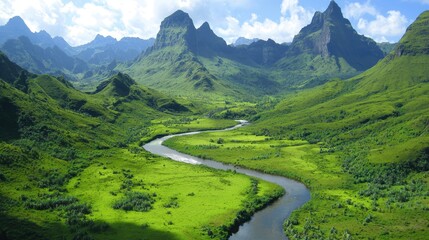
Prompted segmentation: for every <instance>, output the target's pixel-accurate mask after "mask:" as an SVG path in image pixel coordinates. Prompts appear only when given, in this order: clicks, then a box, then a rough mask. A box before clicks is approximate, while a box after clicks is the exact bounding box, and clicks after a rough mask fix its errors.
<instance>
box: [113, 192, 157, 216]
mask: <svg viewBox="0 0 429 240" xmlns="http://www.w3.org/2000/svg"><path fill="white" fill-rule="evenodd" d="M153 203H155V200H154V199H153V198H152V196H151V195H150V194H148V193H141V192H127V193H126V194H125V197H124V198H122V199H120V200H118V201H117V202H115V204H114V205H113V208H114V209H122V210H125V211H137V212H147V211H149V210H150V209H152V208H153V206H152V204H153Z"/></svg>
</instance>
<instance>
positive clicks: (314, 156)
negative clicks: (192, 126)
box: [166, 128, 429, 239]
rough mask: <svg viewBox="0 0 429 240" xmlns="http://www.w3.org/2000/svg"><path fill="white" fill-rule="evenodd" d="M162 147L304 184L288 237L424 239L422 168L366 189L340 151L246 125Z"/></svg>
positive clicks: (425, 192) (425, 214) (425, 206)
mask: <svg viewBox="0 0 429 240" xmlns="http://www.w3.org/2000/svg"><path fill="white" fill-rule="evenodd" d="M166 145H167V146H169V147H172V148H175V149H177V150H178V151H181V152H185V153H188V154H191V155H195V156H199V157H202V158H206V159H214V160H216V161H221V162H225V163H230V164H236V165H240V166H243V167H247V168H251V169H255V170H260V171H264V172H267V173H272V174H277V175H282V176H286V177H290V178H295V179H297V180H299V181H302V182H303V183H305V184H306V185H307V186H308V187H309V188H310V191H311V195H312V198H311V200H310V202H308V203H307V204H306V205H305V206H304V207H302V208H301V209H299V210H297V211H295V212H294V213H293V214H292V216H291V218H290V219H289V220H287V221H286V222H285V224H284V228H285V232H286V234H287V235H288V236H289V238H290V239H307V238H310V239H426V238H427V234H428V232H427V229H428V226H429V220H428V219H429V218H428V217H429V212H428V211H429V208H428V206H429V198H428V196H429V189H428V186H427V184H425V183H426V182H428V180H429V174H428V173H427V172H423V173H417V174H412V175H410V176H409V177H408V179H406V181H404V182H403V184H398V185H395V186H392V187H391V188H388V189H384V190H380V189H374V187H372V189H371V186H370V185H369V184H368V183H360V184H359V183H355V182H354V179H353V178H352V176H351V175H350V174H347V173H345V172H344V171H343V169H342V164H343V162H342V160H341V153H332V152H330V151H328V150H329V149H324V148H323V147H322V145H321V144H309V143H308V142H307V141H302V140H287V139H274V138H270V137H267V136H257V135H254V134H252V133H251V131H250V130H248V129H245V128H244V129H239V130H235V131H232V132H219V133H204V134H199V135H194V136H185V137H180V138H173V139H170V140H168V141H167V142H166Z"/></svg>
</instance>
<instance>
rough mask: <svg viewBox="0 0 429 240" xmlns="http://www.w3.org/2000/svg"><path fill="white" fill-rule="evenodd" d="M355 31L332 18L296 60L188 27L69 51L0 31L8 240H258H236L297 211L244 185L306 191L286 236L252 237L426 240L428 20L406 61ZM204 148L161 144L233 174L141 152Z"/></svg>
mask: <svg viewBox="0 0 429 240" xmlns="http://www.w3.org/2000/svg"><path fill="white" fill-rule="evenodd" d="M185 2H186V1H185ZM284 2H286V1H284ZM284 2H283V3H284ZM91 4H92V3H91ZM111 4H113V3H111ZM123 4H126V3H123ZM183 4H185V3H184V2H183ZM367 4H370V3H369V2H368V3H367ZM0 5H1V4H0ZM71 5H73V4H71ZM77 5H79V4H77ZM155 5H156V4H155ZM84 6H86V5H84ZM87 6H90V4H89V5H87ZM114 6H116V5H112V6H110V7H112V8H113V7H114ZM356 6H358V5H355V7H356ZM359 6H360V5H359ZM365 6H366V5H365ZM69 7H70V6H69ZM72 7H73V6H72ZM72 7H70V8H68V9H69V10H68V11H70V12H67V14H72V13H73V14H75V12H73V11H72V10H70V9H74V8H72ZM74 7H76V6H74ZM282 8H283V6H282ZM184 9H187V8H186V7H185V8H184ZM64 11H65V10H64ZM93 11H94V12H95V10H93ZM282 11H283V10H282ZM347 11H348V12H347V14H345V15H344V16H350V14H351V13H350V9H347ZM202 12H203V13H201V14H202V15H204V14H205V12H204V11H202ZM298 12H300V13H303V12H302V11H301V10H300V11H298ZM282 14H283V15H282V17H281V18H282V21H283V20H284V19H283V18H284V17H285V16H284V13H282ZM287 14H291V15H293V12H290V13H289V12H288V13H287ZM367 14H368V13H367ZM389 14H393V13H389ZM255 16H256V15H255ZM344 16H343V13H342V11H341V9H340V7H339V5H338V4H337V3H336V2H335V1H330V3H329V6H328V7H327V9H326V10H325V11H324V12H318V11H317V12H315V13H314V15H313V18H311V15H310V16H309V19H308V20H309V21H310V20H311V22H309V23H308V25H307V26H306V27H304V28H302V29H301V31H299V33H298V34H297V35H296V36H295V37H294V38H293V41H292V42H289V43H282V44H279V43H276V42H275V41H274V40H271V39H267V40H258V39H253V40H252V39H247V40H248V41H249V43H248V44H247V43H246V44H241V45H237V46H235V45H233V44H230V45H228V44H227V42H226V41H225V40H224V39H223V38H221V37H219V36H217V35H216V33H215V31H216V32H225V31H226V30H225V29H221V28H219V27H218V25H212V26H214V27H213V28H212V27H211V25H209V23H207V22H204V23H203V24H201V25H200V27H195V25H194V21H193V20H192V19H191V17H190V15H189V14H188V13H186V12H184V11H182V10H176V11H175V12H174V13H172V14H171V15H170V16H168V17H166V18H165V19H164V20H163V21H162V23H161V24H160V28H159V31H158V34H157V37H156V39H153V38H151V39H148V40H143V39H140V38H135V37H124V38H123V39H121V40H120V41H117V40H116V38H113V37H111V36H106V37H104V36H102V35H97V36H96V38H95V39H94V40H93V41H91V42H89V43H87V44H84V45H81V46H73V47H72V46H70V45H69V44H68V43H67V42H66V41H65V40H64V39H63V38H62V37H55V38H52V37H51V36H50V35H49V34H48V33H46V32H45V31H40V32H34V33H33V32H31V30H30V29H29V28H28V27H27V25H26V24H25V22H24V20H23V19H21V18H20V17H14V18H12V19H10V20H9V22H8V23H6V25H5V26H0V35H1V36H0V51H1V52H0V240H3V239H4V240H11V239H73V240H88V239H174V240H175V239H229V238H230V237H231V239H252V237H253V239H254V238H255V237H254V236H249V235H246V233H245V234H243V235H239V234H237V235H235V233H237V231H238V232H240V231H241V230H240V229H242V228H241V227H240V228H239V226H241V225H242V224H243V223H246V224H245V225H247V224H248V225H250V227H252V225H251V224H255V223H250V222H249V220H250V219H251V216H254V214H255V213H256V214H259V213H263V214H272V215H268V217H267V218H265V219H270V217H271V216H274V214H279V213H272V212H271V213H270V207H273V206H274V205H276V203H279V202H281V201H277V202H275V201H276V200H281V199H286V198H284V196H288V195H289V196H290V197H291V198H299V197H300V196H295V195H294V190H295V189H293V187H291V189H289V190H288V189H287V188H286V189H283V187H280V186H278V185H276V184H274V183H272V182H269V181H270V180H269V179H268V181H265V180H262V179H267V178H263V177H261V175H259V177H260V178H256V177H251V176H258V175H252V174H247V173H246V172H244V173H246V174H242V173H243V171H241V169H242V168H244V169H250V170H255V171H256V172H257V173H259V172H263V173H267V174H269V176H270V177H273V178H276V177H278V176H280V177H282V179H285V178H289V179H293V180H296V181H299V182H300V183H296V181H292V180H290V181H291V182H295V183H296V184H300V185H301V186H302V188H303V189H305V191H307V192H306V193H307V198H306V200H305V201H304V200H301V201H300V202H301V203H300V205H299V206H298V205H297V206H296V207H294V208H293V209H296V210H294V211H293V212H292V210H290V212H292V213H291V214H290V212H289V213H287V214H290V216H289V215H287V216H286V215H285V216H284V217H283V215H282V216H281V219H280V220H277V221H278V224H277V225H275V224H271V222H268V221H267V222H259V223H256V224H258V227H261V228H262V227H265V228H266V229H271V228H273V229H274V228H275V227H277V228H278V229H277V230H279V231H278V232H279V233H280V234H281V235H282V236H283V233H284V236H283V237H287V238H288V239H291V240H292V239H297V240H298V239H330V240H331V239H332V240H340V239H344V240H350V239H368V240H370V239H386V240H387V239H401V240H402V239H404V240H405V239H416V240H419V239H422V240H423V239H427V236H428V234H429V231H428V229H429V184H428V183H429V68H428V66H429V11H425V12H423V13H421V15H420V16H419V17H418V18H417V19H416V20H415V21H414V22H413V23H411V22H409V23H411V25H409V27H408V28H407V30H406V32H405V34H404V35H403V37H402V38H401V40H400V41H399V42H397V43H376V42H375V41H374V40H372V39H371V38H369V37H366V36H364V35H360V34H359V33H358V32H357V31H356V30H355V29H354V28H353V26H352V23H351V22H350V21H349V20H348V19H346V18H345V17H344ZM374 16H375V15H374ZM210 17H212V16H207V18H208V19H211V18H210ZM112 18H113V17H112ZM124 19H127V18H124ZM228 19H229V21H230V23H231V21H232V22H234V21H233V19H232V18H228ZM252 19H253V20H252V21H256V20H257V18H256V17H254V16H253V15H252ZM1 20H3V18H2V19H1ZM106 21H107V20H106ZM124 21H125V20H124ZM237 21H238V20H237ZM196 22H197V21H196ZM30 23H31V24H34V22H30ZM129 23H130V24H131V21H130V22H129ZM198 23H200V22H199V21H198ZM246 23H247V22H246ZM250 23H252V22H250ZM266 23H269V21H268V20H266ZM58 24H60V23H58ZM88 24H90V23H88ZM91 24H92V23H91ZM106 24H107V23H106ZM247 24H248V25H249V23H247ZM360 24H361V25H363V24H366V22H363V21H362V22H360ZM123 25H124V26H127V25H126V24H123ZM250 25H251V24H250ZM250 25H249V26H250ZM234 26H235V25H234ZM243 26H245V27H249V26H247V25H245V24H244V25H243ZM361 27H362V26H360V28H361ZM212 29H213V30H212ZM69 30H70V29H67V31H69ZM360 30H362V29H360ZM70 31H71V30H70ZM133 31H135V33H136V34H137V33H139V30H136V29H133ZM267 31H268V30H267ZM297 32H298V31H297ZM133 36H134V35H133ZM245 40H246V39H245V38H243V41H245ZM240 120H241V121H240ZM247 121H248V124H247ZM237 122H240V123H242V124H240V127H239V128H233V127H234V126H237V124H238V123H237ZM241 125H243V126H241ZM224 129H227V131H222V130H224ZM217 130H221V131H217ZM194 131H201V132H199V133H198V134H192V135H189V134H182V136H179V137H172V138H169V139H168V140H166V141H164V142H163V143H162V144H163V145H164V146H167V147H169V148H171V149H169V150H171V151H173V150H177V151H178V152H179V153H178V152H175V153H177V154H178V156H179V157H180V156H183V155H180V153H186V154H190V155H192V156H195V157H198V158H201V159H206V160H214V161H216V163H215V164H219V166H223V165H221V163H226V164H229V165H228V166H229V167H228V168H222V167H219V169H228V170H216V169H214V168H216V167H214V168H211V167H210V166H213V165H209V164H207V165H205V164H204V163H201V162H199V164H194V163H193V164H188V163H187V161H185V160H184V161H182V162H181V161H180V159H179V160H178V161H173V160H172V159H173V158H172V157H170V156H169V155H167V154H166V155H161V156H166V157H161V156H158V155H156V154H155V153H156V152H155V153H154V154H152V153H151V152H153V151H150V150H147V148H146V146H147V145H149V144H147V143H149V142H156V141H158V140H157V139H159V138H161V137H164V136H168V137H171V136H169V135H172V134H178V133H189V132H194ZM206 131H207V132H206ZM168 137H166V139H167V138H168ZM154 140H156V141H154ZM145 144H146V145H145ZM158 144H159V146H161V141H159V142H158ZM143 146H145V147H143ZM161 147H162V146H161ZM164 149H165V147H164ZM165 152H167V153H170V152H168V151H165ZM167 157H170V158H172V159H168V158H167ZM188 157H190V156H188ZM189 159H191V158H189ZM189 159H187V160H189ZM176 160H177V159H176ZM201 161H202V162H203V161H204V160H201ZM188 162H189V161H188ZM207 162H210V161H207ZM231 166H232V167H231ZM234 167H235V168H234ZM289 179H288V181H289ZM301 183H302V184H304V185H305V186H304V185H302V184H301ZM282 186H284V185H282ZM305 187H307V188H308V189H306V188H305ZM308 190H309V191H310V194H309V193H308ZM295 191H296V190H295ZM310 195H311V199H310V200H308V199H309V198H310V197H309V196H310ZM307 201H308V202H307ZM282 203H283V202H282ZM270 204H271V205H272V206H270V207H267V206H268V205H270ZM287 204H290V205H294V204H295V203H287ZM280 207H281V206H280ZM267 209H268V210H267ZM263 211H266V212H263ZM282 214H283V213H282ZM286 217H287V218H286ZM273 218H274V217H273ZM285 218H286V219H285ZM253 226H254V225H253ZM274 231H275V230H272V232H274ZM268 232H269V231H268ZM243 236H244V237H243ZM272 236H274V234H273V235H272ZM272 236H271V235H269V234H267V236H266V239H273V237H272ZM274 238H276V237H274ZM276 239H277V238H276Z"/></svg>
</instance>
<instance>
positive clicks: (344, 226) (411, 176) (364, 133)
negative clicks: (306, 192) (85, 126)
mask: <svg viewBox="0 0 429 240" xmlns="http://www.w3.org/2000/svg"><path fill="white" fill-rule="evenodd" d="M428 17H429V14H428V12H425V13H423V14H422V15H421V16H420V17H419V19H417V21H416V22H415V23H414V24H413V25H411V26H410V27H409V29H408V31H407V33H406V35H405V36H404V38H403V39H402V40H401V41H400V43H399V44H398V46H397V47H396V48H395V51H393V52H392V53H391V54H390V55H389V56H387V57H386V58H385V59H384V60H382V61H380V62H379V63H378V64H377V65H376V66H374V67H373V68H372V69H370V70H368V71H367V72H365V73H363V74H361V75H358V76H356V77H354V78H351V79H349V80H347V81H342V80H332V81H330V82H328V83H326V84H325V85H323V86H320V87H316V88H313V89H309V90H306V91H302V92H298V93H294V94H290V95H288V96H286V97H285V100H283V101H281V102H280V103H279V104H278V105H277V106H276V107H275V109H273V110H271V111H267V112H265V113H262V114H259V115H257V116H255V117H254V120H255V121H254V123H253V124H252V125H251V126H249V127H247V128H245V129H240V130H237V131H235V132H228V133H208V134H201V135H198V136H189V137H181V138H177V139H171V140H169V141H168V142H167V144H168V146H171V147H173V148H176V149H179V150H180V151H183V152H187V153H190V154H192V155H198V156H202V157H204V158H209V159H215V160H217V161H222V162H227V163H230V164H235V165H240V166H245V167H248V168H251V169H257V170H261V171H264V172H268V173H273V174H278V175H282V176H287V177H291V178H294V179H297V180H300V181H302V182H304V183H305V184H306V185H307V186H309V187H310V190H311V193H312V199H311V201H310V202H309V203H308V204H306V205H305V206H304V207H303V208H302V209H300V210H298V211H296V212H295V213H294V214H293V216H292V217H291V219H289V220H288V221H286V223H285V225H284V227H285V231H286V234H287V235H288V236H289V237H290V238H291V239H304V238H306V237H308V236H311V238H312V239H313V238H314V239H349V238H353V239H354V238H356V239H425V238H426V236H427V235H426V234H427V225H428V224H429V222H428V220H427V219H428V218H427V217H428V216H429V215H428V207H427V206H428V204H429V202H428V198H427V197H428V193H429V188H428V185H427V181H428V180H429V178H428V177H429V175H428V170H429V165H428V159H429V158H428V144H429V135H428V124H429V122H428V116H429V115H428V114H429V112H428V111H429V109H428V106H429V98H428V94H429V92H428V91H429V86H428V84H427V83H428V81H427V76H429V72H428V69H427V68H426V67H425V66H426V64H427V63H428V61H429V58H428V55H427V54H426V53H425V49H427V41H426V44H423V45H420V44H417V45H414V43H416V42H420V43H421V37H422V35H421V32H422V31H427V25H425V24H422V23H424V22H426V21H427V19H428ZM426 39H427V36H426ZM403 49H413V51H412V52H408V53H404V50H403ZM219 139H222V141H221V144H218V146H219V147H218V148H213V149H210V150H207V149H205V150H201V148H200V147H199V146H201V145H210V144H215V143H216V142H217V143H219Z"/></svg>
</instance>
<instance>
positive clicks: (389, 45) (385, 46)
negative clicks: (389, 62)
mask: <svg viewBox="0 0 429 240" xmlns="http://www.w3.org/2000/svg"><path fill="white" fill-rule="evenodd" d="M377 45H378V47H379V48H380V49H381V51H383V53H384V55H388V54H389V53H390V52H391V51H392V50H393V49H395V47H396V45H397V43H389V42H383V43H377Z"/></svg>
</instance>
